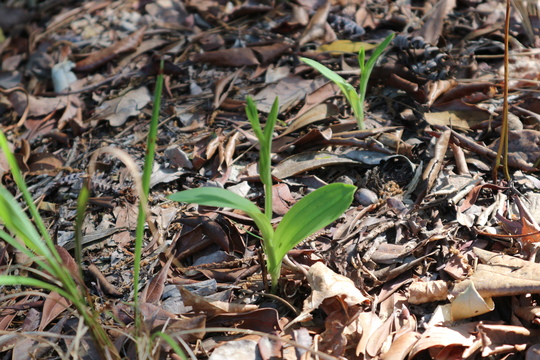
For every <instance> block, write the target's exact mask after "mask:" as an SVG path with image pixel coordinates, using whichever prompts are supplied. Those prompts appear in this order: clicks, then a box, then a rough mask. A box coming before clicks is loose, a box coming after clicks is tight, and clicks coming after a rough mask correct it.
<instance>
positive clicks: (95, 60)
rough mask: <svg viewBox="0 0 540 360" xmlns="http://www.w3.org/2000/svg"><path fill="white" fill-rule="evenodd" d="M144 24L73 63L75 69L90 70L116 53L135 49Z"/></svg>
mask: <svg viewBox="0 0 540 360" xmlns="http://www.w3.org/2000/svg"><path fill="white" fill-rule="evenodd" d="M145 31H146V26H143V27H142V28H140V29H139V30H137V31H135V32H134V33H132V34H131V35H128V36H126V37H125V38H124V39H122V40H120V41H118V42H116V43H114V44H112V45H111V46H109V47H107V48H105V49H102V50H99V51H96V52H94V53H92V54H90V55H89V56H88V57H87V58H85V59H84V60H81V61H78V62H77V63H76V64H75V69H74V70H75V71H92V70H94V69H97V68H98V67H100V66H102V65H104V64H106V63H108V62H109V61H111V60H112V59H114V58H116V57H117V56H118V55H120V54H123V53H126V52H131V51H135V50H137V47H139V45H140V44H141V42H142V39H143V36H144V32H145Z"/></svg>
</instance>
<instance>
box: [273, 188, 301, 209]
mask: <svg viewBox="0 0 540 360" xmlns="http://www.w3.org/2000/svg"><path fill="white" fill-rule="evenodd" d="M295 202H296V200H295V199H294V198H293V196H292V194H291V192H290V190H289V186H287V184H283V183H281V184H276V185H274V186H272V212H273V213H274V214H276V215H278V216H283V215H285V214H286V213H287V212H288V211H289V209H290V208H291V206H292V205H293V204H294V203H295Z"/></svg>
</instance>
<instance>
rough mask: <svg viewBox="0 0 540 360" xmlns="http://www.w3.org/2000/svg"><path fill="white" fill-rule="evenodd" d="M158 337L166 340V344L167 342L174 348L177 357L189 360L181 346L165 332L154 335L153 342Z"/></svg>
mask: <svg viewBox="0 0 540 360" xmlns="http://www.w3.org/2000/svg"><path fill="white" fill-rule="evenodd" d="M156 337H160V338H162V339H163V340H165V342H167V344H169V345H170V346H171V347H172V349H173V350H174V352H175V353H176V355H178V356H179V357H180V358H181V359H182V360H188V357H187V356H186V354H185V353H184V351H183V350H182V348H181V347H180V345H178V343H177V342H176V341H175V340H174V339H173V338H172V337H171V336H169V335H168V334H166V333H164V332H161V331H158V332H155V333H154V334H152V340H154V339H155V338H156Z"/></svg>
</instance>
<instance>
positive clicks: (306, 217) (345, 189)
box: [274, 183, 356, 259]
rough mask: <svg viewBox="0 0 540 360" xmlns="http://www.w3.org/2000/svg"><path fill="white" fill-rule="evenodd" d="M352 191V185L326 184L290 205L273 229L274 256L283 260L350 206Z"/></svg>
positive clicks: (353, 188)
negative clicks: (294, 248) (299, 244)
mask: <svg viewBox="0 0 540 360" xmlns="http://www.w3.org/2000/svg"><path fill="white" fill-rule="evenodd" d="M355 191H356V187H355V186H353V185H346V184H342V183H335V184H330V185H326V186H323V187H322V188H320V189H317V190H315V191H314V192H312V193H311V194H308V195H306V196H305V197H304V198H303V199H302V200H300V201H298V202H297V203H296V204H294V206H293V207H292V208H291V209H290V210H289V212H287V213H286V214H285V216H283V219H282V220H281V222H280V223H279V225H278V227H277V229H276V233H275V238H274V244H275V245H276V248H277V249H276V256H278V257H279V258H280V259H281V258H283V256H285V255H286V254H287V252H289V250H291V249H292V248H293V247H295V246H296V245H297V244H298V243H300V242H301V241H302V240H304V239H305V238H306V237H308V236H310V235H311V234H313V233H314V232H316V231H317V230H320V229H322V228H324V227H325V226H327V225H329V224H331V223H332V222H333V221H334V220H336V219H337V218H338V217H339V216H340V215H341V214H343V212H344V211H345V210H347V209H348V208H349V205H351V203H352V200H353V196H354V192H355Z"/></svg>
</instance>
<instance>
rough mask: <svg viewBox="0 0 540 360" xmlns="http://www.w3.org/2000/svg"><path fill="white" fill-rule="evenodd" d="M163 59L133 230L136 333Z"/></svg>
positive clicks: (139, 318) (161, 87)
mask: <svg viewBox="0 0 540 360" xmlns="http://www.w3.org/2000/svg"><path fill="white" fill-rule="evenodd" d="M163 66H164V62H163V60H161V61H160V64H159V74H158V77H157V79H156V88H155V91H154V103H153V109H152V119H151V120H150V128H149V129H148V138H147V141H146V155H145V157H144V167H143V174H142V191H143V193H142V194H140V195H139V196H140V199H139V213H138V214H137V228H136V231H135V251H134V256H133V296H134V298H133V302H134V304H135V306H134V307H135V328H136V332H137V334H138V333H139V330H140V325H141V316H140V313H139V311H140V309H139V277H140V270H141V257H142V248H143V237H144V224H145V222H146V212H145V207H143V203H146V202H147V201H148V194H149V193H150V178H151V176H152V170H153V167H154V154H155V149H156V142H157V129H158V125H159V113H160V110H161V94H162V91H163Z"/></svg>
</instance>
